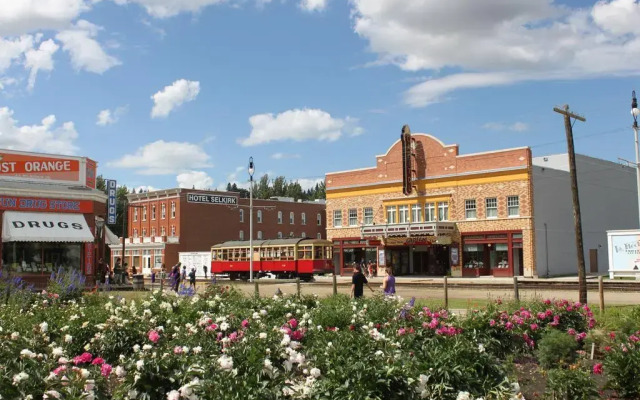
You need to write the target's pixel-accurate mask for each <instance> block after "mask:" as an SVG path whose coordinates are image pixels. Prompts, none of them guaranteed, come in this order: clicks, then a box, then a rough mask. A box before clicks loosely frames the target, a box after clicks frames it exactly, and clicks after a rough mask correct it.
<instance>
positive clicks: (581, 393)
mask: <svg viewBox="0 0 640 400" xmlns="http://www.w3.org/2000/svg"><path fill="white" fill-rule="evenodd" d="M546 394H547V395H549V396H550V398H551V399H552V400H556V399H557V400H565V399H571V400H588V399H595V398H598V397H599V396H598V388H597V387H596V384H595V382H594V381H593V379H592V378H591V372H590V371H589V370H587V369H586V368H581V367H575V368H568V369H565V368H554V369H551V370H549V376H548V379H547V390H546Z"/></svg>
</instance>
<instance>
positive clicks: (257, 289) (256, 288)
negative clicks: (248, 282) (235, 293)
mask: <svg viewBox="0 0 640 400" xmlns="http://www.w3.org/2000/svg"><path fill="white" fill-rule="evenodd" d="M253 294H254V296H256V297H260V287H259V286H258V280H257V279H254V280H253Z"/></svg>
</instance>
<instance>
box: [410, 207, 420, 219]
mask: <svg viewBox="0 0 640 400" xmlns="http://www.w3.org/2000/svg"><path fill="white" fill-rule="evenodd" d="M421 208H422V207H420V204H412V205H411V222H422V213H421V212H420V211H421V210H420V209H421Z"/></svg>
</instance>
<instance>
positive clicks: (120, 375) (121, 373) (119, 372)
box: [116, 365, 127, 378]
mask: <svg viewBox="0 0 640 400" xmlns="http://www.w3.org/2000/svg"><path fill="white" fill-rule="evenodd" d="M126 374H127V371H126V370H125V369H124V368H122V367H121V366H120V365H118V366H117V367H116V376H117V377H118V378H124V376H125V375H126Z"/></svg>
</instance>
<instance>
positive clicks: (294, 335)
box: [291, 331, 304, 341]
mask: <svg viewBox="0 0 640 400" xmlns="http://www.w3.org/2000/svg"><path fill="white" fill-rule="evenodd" d="M303 337H304V333H303V332H302V331H295V332H293V333H292V334H291V339H293V340H297V341H300V340H302V338H303Z"/></svg>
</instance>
